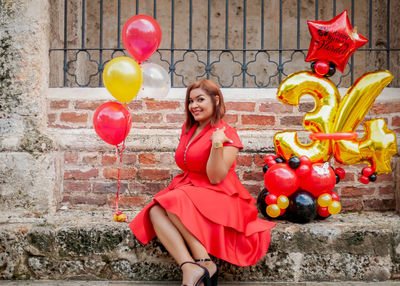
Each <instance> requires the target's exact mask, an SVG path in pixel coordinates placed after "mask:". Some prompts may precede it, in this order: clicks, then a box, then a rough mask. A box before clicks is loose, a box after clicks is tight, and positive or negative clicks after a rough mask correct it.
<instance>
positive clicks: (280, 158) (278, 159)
mask: <svg viewBox="0 0 400 286" xmlns="http://www.w3.org/2000/svg"><path fill="white" fill-rule="evenodd" d="M275 162H276V163H285V162H286V161H285V159H283V158H282V157H278V158H275Z"/></svg>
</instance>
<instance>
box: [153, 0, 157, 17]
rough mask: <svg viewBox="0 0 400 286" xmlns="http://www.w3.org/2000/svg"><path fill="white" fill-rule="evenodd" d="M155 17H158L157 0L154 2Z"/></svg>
mask: <svg viewBox="0 0 400 286" xmlns="http://www.w3.org/2000/svg"><path fill="white" fill-rule="evenodd" d="M153 18H154V19H157V0H154V2H153Z"/></svg>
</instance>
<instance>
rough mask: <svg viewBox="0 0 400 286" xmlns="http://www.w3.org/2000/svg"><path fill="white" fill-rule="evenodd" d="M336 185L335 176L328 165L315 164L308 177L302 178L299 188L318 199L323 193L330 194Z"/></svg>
mask: <svg viewBox="0 0 400 286" xmlns="http://www.w3.org/2000/svg"><path fill="white" fill-rule="evenodd" d="M335 184H336V175H335V172H334V171H333V170H332V168H331V167H329V165H327V164H326V165H325V164H324V163H315V164H314V165H313V166H312V168H311V172H310V175H309V176H306V177H303V178H302V179H301V182H300V187H301V188H302V189H304V190H306V191H308V192H310V193H312V194H313V195H314V197H315V198H318V197H319V196H320V195H322V194H324V193H330V192H331V191H332V189H333V188H334V187H335Z"/></svg>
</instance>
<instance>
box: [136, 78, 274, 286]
mask: <svg viewBox="0 0 400 286" xmlns="http://www.w3.org/2000/svg"><path fill="white" fill-rule="evenodd" d="M185 112H186V122H185V124H184V125H183V127H182V134H181V137H180V142H179V145H178V148H177V150H176V154H175V160H176V163H177V165H178V166H179V168H181V169H182V171H183V172H182V173H181V174H179V175H177V176H176V177H175V178H174V179H173V180H172V182H171V184H170V185H169V186H168V187H167V188H166V189H164V190H162V191H161V192H159V193H158V194H156V195H155V197H154V199H153V201H152V202H151V203H150V204H148V205H147V206H146V207H145V208H144V209H143V210H142V211H141V212H140V213H139V214H138V215H137V216H136V217H135V218H134V220H133V221H132V222H131V223H130V225H129V226H130V228H131V230H132V232H133V233H134V235H135V236H136V237H137V238H138V239H139V241H141V242H142V243H143V244H146V243H148V242H149V241H150V240H152V239H153V238H154V237H156V236H157V237H158V239H159V240H160V241H161V243H162V244H163V245H164V246H165V248H166V249H167V250H168V252H169V253H170V254H171V256H172V257H173V258H174V259H175V260H176V262H177V263H178V264H179V265H180V267H181V269H182V272H183V275H182V284H183V285H200V283H202V282H204V285H216V284H217V275H218V274H217V265H216V264H215V263H214V262H213V261H212V260H211V259H210V256H209V254H211V255H213V256H215V257H218V258H221V259H223V260H225V261H228V262H230V263H232V264H236V265H239V266H248V265H253V264H255V263H257V261H258V260H259V259H260V258H262V257H263V256H264V255H265V253H266V252H267V250H268V246H269V242H270V229H271V228H272V227H273V226H274V225H275V224H274V223H272V222H269V221H267V220H262V219H260V218H258V217H257V209H256V207H255V200H254V198H253V197H252V196H251V195H250V194H249V193H248V191H247V190H246V189H245V188H244V186H243V185H242V184H241V183H240V181H239V179H238V177H237V175H236V173H235V167H236V155H237V153H238V151H239V150H240V149H242V148H243V145H242V143H241V142H240V139H239V137H238V135H237V133H236V130H235V129H234V128H232V127H230V126H229V125H228V124H226V123H225V122H224V121H222V118H223V116H224V114H225V105H224V99H223V97H222V93H221V90H220V89H219V88H218V86H217V85H215V84H214V83H213V82H211V81H209V80H200V81H197V82H195V83H193V84H191V85H189V87H188V88H187V92H186V99H185Z"/></svg>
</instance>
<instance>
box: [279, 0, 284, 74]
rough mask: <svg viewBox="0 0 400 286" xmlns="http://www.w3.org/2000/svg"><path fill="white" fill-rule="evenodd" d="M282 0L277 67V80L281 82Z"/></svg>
mask: <svg viewBox="0 0 400 286" xmlns="http://www.w3.org/2000/svg"><path fill="white" fill-rule="evenodd" d="M282 72H283V67H282V0H279V65H278V79H279V82H281V81H282Z"/></svg>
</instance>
